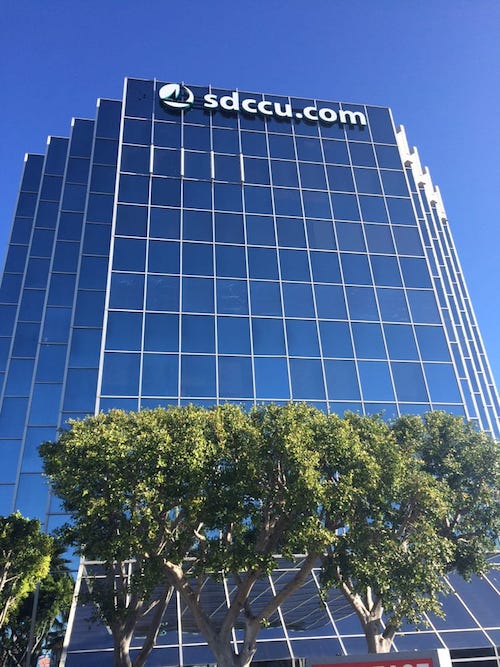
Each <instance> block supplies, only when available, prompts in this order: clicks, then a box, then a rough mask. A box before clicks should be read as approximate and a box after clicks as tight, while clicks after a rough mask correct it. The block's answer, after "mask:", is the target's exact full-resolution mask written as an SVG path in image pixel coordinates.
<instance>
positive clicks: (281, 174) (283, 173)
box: [271, 160, 299, 188]
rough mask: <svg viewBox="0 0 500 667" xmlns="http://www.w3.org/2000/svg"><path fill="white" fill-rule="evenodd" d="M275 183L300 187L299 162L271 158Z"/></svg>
mask: <svg viewBox="0 0 500 667" xmlns="http://www.w3.org/2000/svg"><path fill="white" fill-rule="evenodd" d="M271 171H272V175H273V185H285V186H288V187H289V188H293V187H295V188H298V187H299V179H298V175H297V164H296V163H295V162H285V161H283V160H271Z"/></svg>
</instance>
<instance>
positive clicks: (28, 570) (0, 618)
mask: <svg viewBox="0 0 500 667" xmlns="http://www.w3.org/2000/svg"><path fill="white" fill-rule="evenodd" d="M52 550H53V539H52V537H50V536H49V535H47V534H45V533H42V532H41V530H40V522H39V521H38V520H36V519H26V518H24V517H22V516H21V515H20V514H19V513H18V512H16V513H15V514H11V515H10V516H7V517H5V516H2V517H0V629H1V628H2V627H3V626H4V625H5V624H6V623H7V622H8V620H9V618H10V616H11V615H12V614H13V613H14V612H15V610H16V609H17V607H18V606H19V604H20V603H21V602H22V601H23V600H24V598H25V597H26V596H27V595H29V593H30V592H31V591H33V590H34V589H35V587H36V585H37V583H38V582H39V581H41V579H43V578H44V577H45V576H46V575H47V573H48V571H49V566H50V558H51V554H52Z"/></svg>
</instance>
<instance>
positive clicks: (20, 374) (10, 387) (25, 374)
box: [5, 359, 34, 396]
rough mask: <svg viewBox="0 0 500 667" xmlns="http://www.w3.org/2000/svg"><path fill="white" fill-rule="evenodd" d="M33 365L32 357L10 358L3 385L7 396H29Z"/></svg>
mask: <svg viewBox="0 0 500 667" xmlns="http://www.w3.org/2000/svg"><path fill="white" fill-rule="evenodd" d="M33 367H34V362H33V359H12V361H11V363H10V368H9V377H8V379H7V385H6V387H5V393H6V394H7V395H8V396H29V394H30V389H31V381H32V378H33Z"/></svg>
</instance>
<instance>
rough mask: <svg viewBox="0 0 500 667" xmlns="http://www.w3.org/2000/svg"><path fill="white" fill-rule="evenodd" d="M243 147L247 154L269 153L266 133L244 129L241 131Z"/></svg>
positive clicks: (260, 154) (261, 154) (259, 154)
mask: <svg viewBox="0 0 500 667" xmlns="http://www.w3.org/2000/svg"><path fill="white" fill-rule="evenodd" d="M241 148H242V151H243V153H244V154H245V155H257V156H265V155H267V143H266V135H265V134H260V133H258V132H257V133H256V132H245V131H243V132H242V133H241Z"/></svg>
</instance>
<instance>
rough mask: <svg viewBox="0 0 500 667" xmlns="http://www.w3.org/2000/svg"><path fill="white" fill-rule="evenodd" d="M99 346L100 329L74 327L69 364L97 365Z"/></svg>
mask: <svg viewBox="0 0 500 667" xmlns="http://www.w3.org/2000/svg"><path fill="white" fill-rule="evenodd" d="M100 348H101V331H100V329H74V330H73V337H72V340H71V355H70V366H76V367H78V366H81V367H92V366H98V365H99V356H100Z"/></svg>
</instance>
